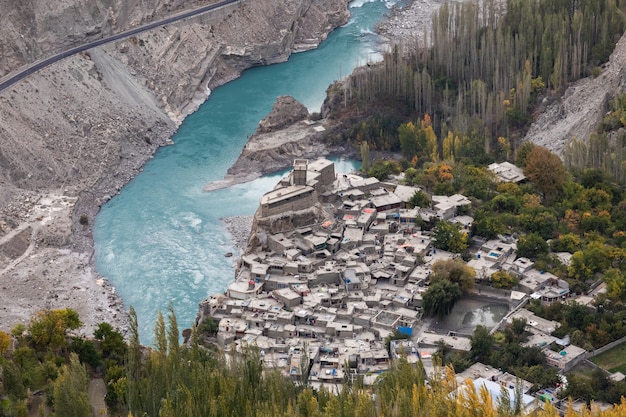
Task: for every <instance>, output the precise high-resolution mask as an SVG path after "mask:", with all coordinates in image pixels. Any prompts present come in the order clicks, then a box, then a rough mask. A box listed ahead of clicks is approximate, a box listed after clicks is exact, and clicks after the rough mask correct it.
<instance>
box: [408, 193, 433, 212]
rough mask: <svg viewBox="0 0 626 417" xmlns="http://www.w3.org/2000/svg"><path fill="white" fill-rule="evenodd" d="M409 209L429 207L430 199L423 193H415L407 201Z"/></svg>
mask: <svg viewBox="0 0 626 417" xmlns="http://www.w3.org/2000/svg"><path fill="white" fill-rule="evenodd" d="M408 203H409V207H410V208H414V207H420V208H421V207H430V197H429V196H428V194H426V193H425V192H423V191H416V192H415V193H414V194H413V195H412V196H411V198H410V199H409V201H408Z"/></svg>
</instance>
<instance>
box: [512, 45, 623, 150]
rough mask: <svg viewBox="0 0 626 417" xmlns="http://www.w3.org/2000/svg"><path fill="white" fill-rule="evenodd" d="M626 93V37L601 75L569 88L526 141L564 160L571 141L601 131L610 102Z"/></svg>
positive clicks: (547, 108)
mask: <svg viewBox="0 0 626 417" xmlns="http://www.w3.org/2000/svg"><path fill="white" fill-rule="evenodd" d="M625 90H626V35H624V36H622V38H621V39H620V40H619V42H618V43H617V44H616V46H615V50H614V51H613V53H612V54H611V57H610V59H609V62H608V63H607V64H605V65H604V67H603V69H602V73H601V74H600V75H599V76H598V77H595V78H594V77H587V78H584V79H582V80H579V81H577V82H575V83H573V84H572V85H571V86H569V88H567V90H566V91H565V93H564V94H563V96H562V97H559V98H558V99H557V100H556V101H555V102H553V103H551V104H550V105H548V106H547V107H546V109H545V111H543V113H541V114H540V115H539V117H538V118H537V119H536V120H535V121H534V123H533V124H532V125H531V127H530V129H529V130H528V132H527V134H526V136H525V137H524V140H523V141H530V142H533V143H535V144H537V145H541V146H544V147H546V148H548V149H550V150H551V151H552V152H554V153H556V154H557V155H560V156H561V157H562V156H563V149H564V147H565V145H567V143H568V142H569V141H570V140H571V139H573V138H577V139H582V140H586V139H588V138H589V135H590V134H591V133H593V132H595V131H596V130H597V129H598V126H599V125H600V122H601V121H602V117H603V116H604V114H605V113H606V111H607V110H608V103H609V101H610V100H611V99H613V98H614V97H615V95H617V94H619V93H621V92H624V91H625Z"/></svg>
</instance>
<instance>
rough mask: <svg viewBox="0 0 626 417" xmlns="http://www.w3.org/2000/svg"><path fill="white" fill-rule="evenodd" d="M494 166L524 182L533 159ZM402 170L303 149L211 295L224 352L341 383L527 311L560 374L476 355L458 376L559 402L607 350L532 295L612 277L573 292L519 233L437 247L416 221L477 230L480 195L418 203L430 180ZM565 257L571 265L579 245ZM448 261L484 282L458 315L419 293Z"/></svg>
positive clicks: (462, 342) (496, 391)
mask: <svg viewBox="0 0 626 417" xmlns="http://www.w3.org/2000/svg"><path fill="white" fill-rule="evenodd" d="M488 169H489V170H490V171H491V172H492V173H493V175H494V176H495V178H496V179H497V180H498V181H500V182H511V183H520V182H523V181H525V177H524V174H523V173H522V170H521V169H520V168H518V167H516V166H515V165H513V164H511V163H508V162H504V163H500V164H498V163H493V164H491V165H490V166H489V167H488ZM401 182H402V181H401V177H400V178H397V177H395V178H394V179H393V180H390V181H389V182H381V181H379V180H377V179H375V178H363V177H361V176H358V175H355V174H343V173H336V172H335V165H334V163H333V162H331V161H330V160H327V159H318V160H315V161H309V160H305V159H296V160H295V161H294V164H293V170H292V171H291V172H290V173H289V174H288V175H286V176H285V177H284V178H283V179H282V180H281V181H280V182H279V184H278V185H277V186H276V187H275V188H274V189H273V190H272V191H270V192H268V193H266V194H265V195H264V196H263V197H262V198H261V202H260V206H259V209H258V211H257V213H256V215H255V219H254V225H253V232H252V234H251V237H250V240H249V242H248V248H247V250H246V251H245V253H244V254H243V255H242V256H241V258H240V260H239V262H238V265H237V269H236V277H235V280H234V281H233V282H232V283H231V284H230V285H229V286H228V288H227V290H226V291H225V292H224V294H217V295H213V296H211V297H209V298H208V299H206V300H204V301H203V302H202V303H201V305H200V313H199V317H198V321H199V322H201V321H202V320H203V319H204V318H206V317H209V316H210V317H211V318H212V319H213V320H214V321H215V323H218V327H217V328H218V331H217V335H216V336H217V343H218V345H219V346H220V347H221V348H222V349H224V351H226V352H228V351H238V350H240V349H243V348H244V347H245V346H255V347H258V349H259V351H260V354H261V356H262V358H263V360H264V362H265V365H266V366H267V367H270V368H278V369H280V370H281V372H282V373H283V374H284V375H287V376H290V377H291V378H293V379H294V380H296V381H302V380H303V378H304V379H306V380H307V383H309V384H311V385H312V386H314V387H317V388H319V387H322V386H324V387H326V388H327V389H332V390H337V389H339V388H340V387H341V386H342V384H345V383H350V382H354V381H355V379H356V378H358V379H359V381H360V383H363V384H364V385H365V386H367V385H371V384H373V383H375V380H376V378H377V377H379V376H380V375H381V374H384V372H385V370H386V369H387V368H388V367H389V366H390V364H391V363H392V362H393V361H394V360H397V359H398V358H400V357H404V358H406V360H407V361H409V362H413V363H417V362H418V361H421V363H422V365H423V366H424V369H425V372H426V375H427V377H428V376H430V377H432V375H433V373H434V372H438V371H441V368H440V367H439V366H437V364H436V363H435V364H434V363H433V355H434V354H435V352H437V351H438V350H441V349H442V348H445V349H447V350H450V351H457V352H463V351H466V352H467V351H470V349H471V347H472V346H471V337H472V334H473V332H474V330H475V328H476V326H478V325H480V326H484V328H485V329H486V330H487V331H489V332H490V333H491V334H493V333H494V332H497V331H498V330H502V329H504V328H505V327H506V326H510V325H511V323H513V322H515V321H517V322H518V323H520V322H521V323H525V328H524V329H523V331H525V333H526V336H527V337H525V341H524V343H523V345H524V346H535V347H538V348H540V349H542V353H543V354H544V355H545V357H546V358H545V359H546V362H545V363H546V364H547V365H548V366H550V367H553V368H555V369H557V370H558V372H559V374H560V375H561V380H562V383H559V384H556V385H555V386H544V387H540V389H537V387H536V386H535V387H534V389H532V390H531V386H533V384H531V383H529V382H527V381H524V380H522V379H520V378H518V377H515V376H513V375H511V374H509V373H507V372H504V371H502V370H499V369H496V368H494V367H491V366H488V365H485V364H482V363H480V362H477V363H474V364H473V365H471V366H470V367H469V368H467V369H465V370H464V371H463V372H459V373H458V374H457V375H456V378H457V380H458V381H459V385H462V383H465V382H467V381H470V380H471V381H473V383H474V384H475V386H476V387H481V386H484V387H486V388H487V389H488V390H489V391H490V392H491V394H492V396H493V398H494V399H495V398H498V397H500V396H501V394H502V392H503V390H508V391H509V394H510V395H509V396H510V398H511V399H513V398H517V400H518V401H521V403H522V405H523V407H524V410H525V411H530V410H532V409H533V407H537V406H539V405H540V404H541V403H542V402H544V401H550V402H553V403H555V404H557V403H558V399H557V394H558V390H559V389H560V388H562V386H563V385H565V384H566V383H567V381H566V378H565V377H564V376H562V375H563V374H564V373H565V372H567V371H568V370H570V369H572V367H574V366H575V365H576V364H578V363H579V362H581V361H586V360H587V359H588V358H589V357H590V356H591V355H593V354H595V353H596V352H590V351H588V350H586V349H584V348H582V347H579V346H575V345H574V344H572V343H570V341H569V340H570V338H569V335H567V336H565V337H561V338H557V337H555V336H553V335H552V333H553V332H554V330H555V329H556V328H558V327H559V323H558V322H556V321H550V320H546V319H543V318H540V317H538V316H537V315H535V314H533V313H532V312H531V311H529V310H528V309H526V308H525V307H526V306H527V304H528V303H530V302H532V301H533V300H535V301H534V302H541V303H543V304H545V305H550V304H552V303H554V302H555V301H560V302H564V303H570V302H575V303H579V304H582V305H585V306H588V307H590V308H593V306H592V301H593V300H594V297H595V296H596V295H597V294H598V293H602V292H603V291H605V284H604V283H600V285H598V286H595V287H594V288H592V290H591V291H589V292H587V293H584V294H582V295H580V294H578V295H574V294H572V293H570V288H569V285H568V283H567V282H565V281H564V280H562V279H559V278H558V277H557V276H555V275H553V274H551V273H549V272H544V271H541V270H538V269H536V268H535V265H534V262H533V261H531V260H530V259H528V258H525V257H518V256H517V255H516V251H517V237H516V236H504V235H499V236H498V238H496V239H493V240H484V239H481V238H480V237H479V236H473V241H472V242H473V243H472V244H471V245H470V247H469V253H470V256H466V257H465V261H464V260H462V259H461V255H460V254H459V253H452V252H447V251H444V250H442V249H438V248H436V245H435V237H434V235H433V232H432V231H423V230H421V228H420V227H419V226H418V223H423V222H431V221H446V222H448V223H451V224H455V225H456V227H457V228H458V229H459V230H460V231H461V233H462V234H464V233H468V232H469V228H470V226H471V224H472V222H473V219H472V217H470V216H468V215H462V213H468V210H466V208H467V206H468V205H470V204H471V201H470V199H468V198H466V197H465V196H463V195H459V194H456V195H452V196H439V195H432V196H429V197H430V200H431V203H430V206H429V207H413V208H409V207H410V205H409V200H410V199H411V197H412V196H414V194H415V193H416V192H417V191H419V188H416V187H413V186H407V185H402V184H401ZM416 219H421V222H416ZM555 255H556V256H558V257H559V259H560V260H561V261H562V262H563V263H564V264H567V263H568V262H569V260H570V259H571V257H572V254H571V253H567V252H560V253H556V254H555ZM468 258H471V259H470V260H469V261H467V259H468ZM446 261H448V262H449V261H455V262H462V263H463V265H464V266H467V267H470V268H471V269H472V270H473V271H474V272H475V274H474V280H475V285H473V286H472V287H473V288H471V290H470V291H469V292H468V293H467V294H464V296H463V297H462V299H461V300H459V301H458V302H457V303H456V304H455V305H454V308H453V309H452V311H451V312H449V314H447V315H439V316H438V315H426V314H424V311H423V307H424V306H423V298H422V296H423V294H424V293H425V292H426V291H427V289H428V288H429V284H430V280H429V278H430V276H431V274H432V272H433V266H436V265H437V264H438V263H439V264H441V263H442V262H446ZM466 261H467V262H466ZM498 271H505V272H507V273H508V274H509V275H511V276H514V277H516V279H517V280H518V281H517V282H518V283H517V284H516V285H515V286H514V287H513V288H512V289H507V290H505V289H499V288H496V287H495V286H493V285H491V284H490V277H491V276H492V275H493V274H494V273H497V272H498ZM522 320H523V321H522ZM610 377H611V378H613V379H614V380H621V379H623V378H624V375H623V374H621V373H619V372H617V373H614V374H611V375H610ZM520 396H521V398H519V397H520ZM511 401H513V400H511ZM557 405H558V404H557Z"/></svg>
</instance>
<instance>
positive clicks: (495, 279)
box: [491, 271, 519, 290]
mask: <svg viewBox="0 0 626 417" xmlns="http://www.w3.org/2000/svg"><path fill="white" fill-rule="evenodd" d="M491 282H492V283H493V286H494V287H495V288H503V289H506V290H510V289H511V288H513V287H515V286H516V285H517V284H519V278H517V277H515V276H513V275H511V274H509V273H508V272H506V271H497V272H494V274H493V275H491Z"/></svg>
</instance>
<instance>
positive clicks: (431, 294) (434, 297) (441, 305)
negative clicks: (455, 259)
mask: <svg viewBox="0 0 626 417" xmlns="http://www.w3.org/2000/svg"><path fill="white" fill-rule="evenodd" d="M462 295H463V291H462V290H461V286H460V285H459V284H457V283H453V282H450V281H448V280H447V279H441V280H439V281H437V282H434V283H432V284H430V286H429V287H428V290H426V292H425V293H424V294H423V295H422V307H423V308H424V314H426V315H434V316H437V317H443V316H447V315H448V314H450V312H451V311H452V308H454V305H455V304H456V302H457V301H458V300H459V299H460V298H461V296H462Z"/></svg>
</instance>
